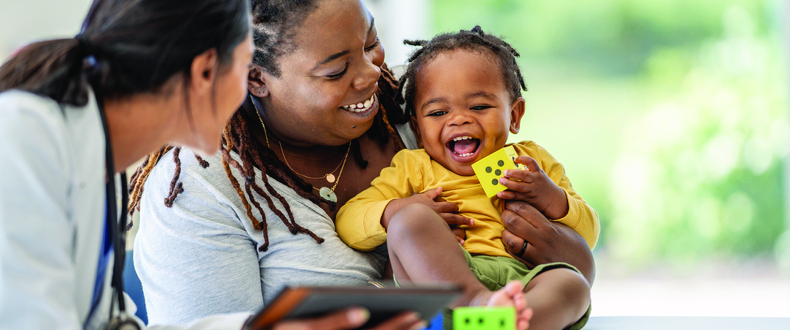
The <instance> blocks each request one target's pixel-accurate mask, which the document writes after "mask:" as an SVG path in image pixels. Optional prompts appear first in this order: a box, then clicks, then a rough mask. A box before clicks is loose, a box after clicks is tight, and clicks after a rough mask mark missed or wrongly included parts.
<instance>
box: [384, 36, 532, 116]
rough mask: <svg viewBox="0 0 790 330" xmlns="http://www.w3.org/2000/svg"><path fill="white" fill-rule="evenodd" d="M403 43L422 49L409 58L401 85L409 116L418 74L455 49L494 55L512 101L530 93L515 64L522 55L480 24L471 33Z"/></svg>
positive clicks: (411, 114)
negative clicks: (435, 59)
mask: <svg viewBox="0 0 790 330" xmlns="http://www.w3.org/2000/svg"><path fill="white" fill-rule="evenodd" d="M403 43H404V44H406V45H410V46H420V47H421V48H419V49H417V50H415V51H414V53H412V55H411V56H410V57H409V66H408V68H407V69H406V73H404V74H403V76H402V77H401V79H400V83H399V84H400V89H399V90H398V95H401V94H402V95H403V101H404V102H405V103H406V106H405V115H406V116H414V115H415V114H416V112H415V109H414V97H415V95H414V94H415V86H416V84H415V79H416V77H417V72H418V71H419V70H420V68H421V67H422V66H423V65H425V64H427V63H428V62H429V61H431V60H432V59H434V58H436V56H438V55H439V54H442V53H445V52H448V51H452V50H456V49H465V50H471V51H483V52H487V53H490V54H491V55H493V56H494V58H496V59H497V60H498V62H499V66H500V69H501V73H502V77H503V78H504V79H505V85H506V86H507V88H508V91H509V92H510V96H511V97H512V98H513V99H515V98H517V97H519V96H521V90H524V91H526V90H527V85H526V84H525V83H524V78H523V76H522V75H521V68H519V66H518V62H516V58H517V57H519V56H520V55H519V53H518V52H517V51H516V50H515V49H513V47H512V46H510V44H509V43H507V42H505V41H504V40H502V39H501V38H499V37H496V36H494V35H491V34H486V33H485V32H483V29H482V28H480V26H479V25H478V26H475V27H474V28H472V30H461V31H459V32H456V33H445V34H440V35H438V36H436V37H434V38H433V39H431V40H404V41H403Z"/></svg>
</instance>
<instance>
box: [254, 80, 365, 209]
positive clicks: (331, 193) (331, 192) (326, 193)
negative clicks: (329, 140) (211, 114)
mask: <svg viewBox="0 0 790 330" xmlns="http://www.w3.org/2000/svg"><path fill="white" fill-rule="evenodd" d="M250 101H251V102H252V106H253V107H254V108H255V113H256V114H257V115H258V120H260V121H261V127H263V135H264V136H265V137H266V147H269V134H268V133H267V132H266V124H264V123H263V118H262V117H261V113H260V112H259V111H258V106H257V105H255V100H253V98H252V95H250ZM277 143H278V144H279V145H280V153H282V155H283V161H285V165H286V166H288V168H289V169H291V171H292V172H294V173H295V174H296V175H298V176H301V177H303V178H308V179H313V180H320V179H324V178H326V181H329V183H333V182H334V183H335V184H334V185H332V188H329V187H321V188H320V189H319V188H316V187H313V189H315V190H317V191H318V195H319V196H321V198H323V199H325V200H328V201H330V202H337V195H335V188H337V185H338V183H340V176H341V175H343V169H344V168H345V167H346V160H347V159H348V154H349V153H351V143H350V142H349V144H348V150H346V155H345V156H343V161H342V162H340V164H338V165H337V167H335V169H334V170H332V172H329V173H327V174H325V175H324V176H321V177H311V176H307V175H304V174H302V173H299V172H297V171H296V170H294V168H293V167H291V164H289V163H288V159H287V158H285V150H284V149H283V144H282V142H280V141H279V140H277ZM338 168H340V172H339V173H337V178H335V175H334V174H333V173H334V172H335V171H337V169H338Z"/></svg>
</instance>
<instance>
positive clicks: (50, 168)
mask: <svg viewBox="0 0 790 330" xmlns="http://www.w3.org/2000/svg"><path fill="white" fill-rule="evenodd" d="M11 93H17V95H19V94H18V93H19V92H6V93H3V94H4V95H2V96H4V97H5V98H3V99H0V117H1V118H3V119H2V120H0V154H1V155H2V157H0V184H2V187H0V328H2V329H21V328H28V329H33V328H39V329H45V328H59V329H79V328H81V326H82V325H81V320H80V316H79V312H78V308H77V301H76V298H75V297H77V295H78V293H77V292H76V291H77V284H76V283H77V270H76V264H75V262H74V259H75V256H74V250H75V246H76V240H75V238H76V237H75V236H76V229H75V227H76V225H75V224H74V223H73V222H72V219H69V217H68V212H69V210H71V207H70V206H69V202H68V189H69V181H70V179H71V176H70V175H69V170H68V163H69V162H68V157H67V155H65V150H67V149H68V148H67V145H66V143H67V141H64V136H65V135H66V132H65V131H64V128H63V126H62V125H58V124H57V120H58V119H59V118H57V116H62V115H61V114H60V113H59V109H57V108H55V107H52V108H51V109H47V108H46V107H44V106H42V104H39V103H36V102H33V101H32V99H33V98H34V97H33V96H25V98H21V97H17V98H16V99H14V98H13V96H11V95H13V94H11ZM35 101H38V100H35ZM47 110H52V111H51V112H49V113H47ZM55 111H57V114H53V113H55ZM60 120H61V121H62V120H63V119H60ZM88 225H95V226H97V227H99V226H102V225H103V221H102V219H98V218H97V219H95V223H93V224H88ZM97 244H98V243H97ZM97 255H98V251H97ZM94 267H95V266H94ZM79 294H82V295H90V294H91V292H80V293H79Z"/></svg>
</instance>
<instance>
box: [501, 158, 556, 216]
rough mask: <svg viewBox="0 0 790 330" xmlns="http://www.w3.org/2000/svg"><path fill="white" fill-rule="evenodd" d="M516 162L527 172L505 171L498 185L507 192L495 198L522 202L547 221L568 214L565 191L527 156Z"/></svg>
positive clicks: (518, 170) (517, 170) (517, 159)
mask: <svg viewBox="0 0 790 330" xmlns="http://www.w3.org/2000/svg"><path fill="white" fill-rule="evenodd" d="M516 162H517V163H519V164H524V165H525V166H526V167H527V169H528V170H520V169H513V170H505V175H504V177H502V178H500V179H499V183H501V184H502V185H504V186H505V187H507V188H508V190H505V191H501V192H498V193H497V197H499V198H502V199H511V200H523V201H525V202H527V203H529V204H530V205H532V206H534V207H535V208H536V209H538V210H540V211H541V212H543V214H544V215H546V217H547V218H549V219H559V218H562V217H564V216H565V215H566V214H568V199H567V197H566V196H565V190H563V189H562V188H560V187H559V186H558V185H557V184H555V183H554V181H551V178H549V176H548V175H546V172H543V169H541V168H540V166H539V165H538V162H537V161H535V159H534V158H532V157H529V156H519V157H518V158H516ZM516 180H518V181H516Z"/></svg>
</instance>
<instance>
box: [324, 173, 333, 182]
mask: <svg viewBox="0 0 790 330" xmlns="http://www.w3.org/2000/svg"><path fill="white" fill-rule="evenodd" d="M326 181H329V183H334V182H335V175H334V174H332V173H329V174H327V175H326Z"/></svg>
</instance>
